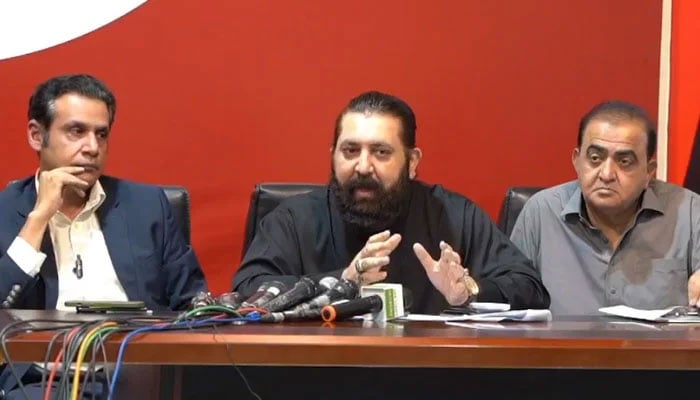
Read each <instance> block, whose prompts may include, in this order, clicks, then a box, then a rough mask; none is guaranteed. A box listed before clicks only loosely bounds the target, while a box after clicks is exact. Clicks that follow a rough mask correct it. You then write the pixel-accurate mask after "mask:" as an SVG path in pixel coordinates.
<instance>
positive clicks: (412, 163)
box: [408, 147, 423, 179]
mask: <svg viewBox="0 0 700 400" xmlns="http://www.w3.org/2000/svg"><path fill="white" fill-rule="evenodd" d="M421 158H423V152H422V151H421V149H419V148H418V147H414V148H412V149H411V150H410V151H409V153H408V177H409V178H410V179H415V178H416V174H417V171H418V164H420V160H421Z"/></svg>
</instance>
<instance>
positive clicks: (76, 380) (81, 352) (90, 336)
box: [66, 321, 117, 400]
mask: <svg viewBox="0 0 700 400" xmlns="http://www.w3.org/2000/svg"><path fill="white" fill-rule="evenodd" d="M116 325H117V323H116V322H111V321H110V322H105V323H103V324H100V325H98V326H97V327H95V328H93V329H92V330H91V331H90V332H88V333H87V335H85V338H84V339H83V341H82V343H81V344H80V348H79V349H78V359H77V360H76V364H75V374H74V375H73V388H72V389H71V399H72V400H78V387H79V385H80V367H81V365H82V363H83V358H85V353H87V349H88V347H90V343H92V341H93V340H94V336H96V335H95V334H96V333H97V332H99V331H100V330H102V329H104V328H106V327H109V326H116ZM66 361H68V360H66Z"/></svg>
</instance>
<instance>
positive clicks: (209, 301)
mask: <svg viewBox="0 0 700 400" xmlns="http://www.w3.org/2000/svg"><path fill="white" fill-rule="evenodd" d="M214 304H216V300H214V298H213V297H212V296H211V293H209V292H198V293H197V294H196V295H194V297H192V300H190V309H195V308H200V307H206V306H211V305H214Z"/></svg>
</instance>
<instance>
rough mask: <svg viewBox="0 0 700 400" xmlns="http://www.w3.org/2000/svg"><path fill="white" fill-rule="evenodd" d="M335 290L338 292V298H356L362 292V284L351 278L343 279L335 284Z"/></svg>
mask: <svg viewBox="0 0 700 400" xmlns="http://www.w3.org/2000/svg"><path fill="white" fill-rule="evenodd" d="M332 290H333V291H334V292H337V293H338V295H339V296H338V297H337V298H344V299H348V300H350V299H354V298H355V297H357V295H358V294H359V293H360V286H359V285H358V284H357V282H355V281H351V280H350V279H341V280H339V281H338V283H336V284H335V286H333V289H332Z"/></svg>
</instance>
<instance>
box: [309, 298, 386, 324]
mask: <svg viewBox="0 0 700 400" xmlns="http://www.w3.org/2000/svg"><path fill="white" fill-rule="evenodd" d="M382 307H384V304H383V303H382V298H381V297H380V296H379V295H376V294H373V295H371V296H367V297H361V298H359V299H354V300H348V301H344V302H341V303H335V304H329V305H327V306H324V307H323V308H322V309H321V318H323V320H324V321H326V322H331V321H338V320H342V319H347V318H351V317H354V316H356V315H363V314H367V313H374V312H377V311H381V309H382Z"/></svg>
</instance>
